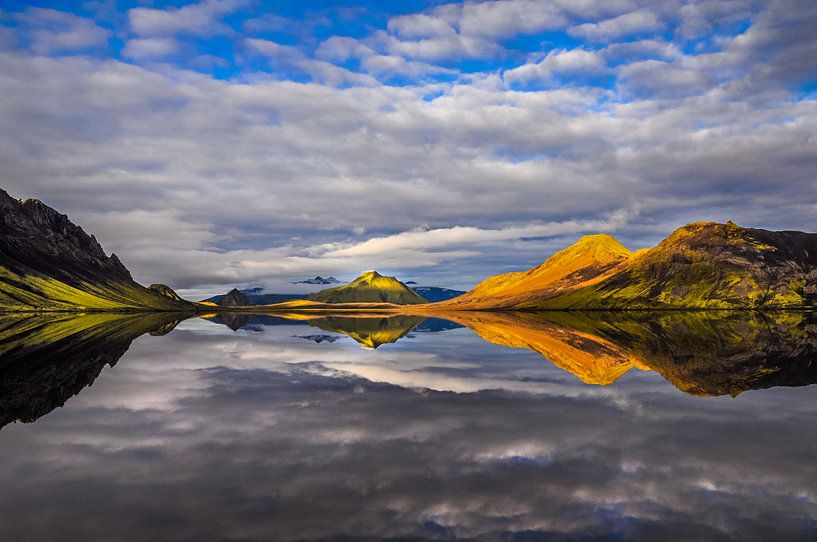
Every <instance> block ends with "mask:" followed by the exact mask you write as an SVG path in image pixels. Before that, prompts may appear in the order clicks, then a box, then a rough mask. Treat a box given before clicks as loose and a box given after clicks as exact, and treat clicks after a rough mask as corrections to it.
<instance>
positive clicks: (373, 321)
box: [308, 316, 425, 348]
mask: <svg viewBox="0 0 817 542" xmlns="http://www.w3.org/2000/svg"><path fill="white" fill-rule="evenodd" d="M423 320H425V318H423V317H422V316H392V317H375V318H368V317H366V318H355V317H345V316H327V317H323V318H314V319H311V320H308V323H309V325H311V326H315V327H317V328H320V329H322V330H324V331H334V332H336V333H343V334H344V335H348V336H349V337H351V338H353V339H354V340H355V341H357V342H358V343H360V344H361V345H363V346H365V347H367V348H377V347H378V346H380V345H382V344H387V343H393V342H396V341H397V340H399V339H400V338H402V337H403V336H405V335H406V334H407V333H408V332H410V331H411V330H412V329H414V328H415V327H417V325H418V324H420V323H421V322H422V321H423Z"/></svg>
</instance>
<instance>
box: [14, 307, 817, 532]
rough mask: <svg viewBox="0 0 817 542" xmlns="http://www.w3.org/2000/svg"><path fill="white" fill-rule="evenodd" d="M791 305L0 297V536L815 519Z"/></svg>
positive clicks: (720, 527)
mask: <svg viewBox="0 0 817 542" xmlns="http://www.w3.org/2000/svg"><path fill="white" fill-rule="evenodd" d="M814 382H817V317H815V315H813V314H809V313H773V314H759V313H731V312H719V313H696V312H686V313H684V312H679V313H675V312H656V313H589V314H582V313H542V314H533V313H517V314H512V313H462V314H449V315H438V316H437V317H433V318H425V317H424V316H389V315H348V314H347V315H334V316H321V317H317V316H304V315H283V316H265V315H250V314H222V315H221V316H218V315H209V316H207V317H189V315H173V314H149V315H110V314H108V315H106V314H88V315H82V316H69V315H62V316H50V317H49V316H45V315H28V316H25V315H4V316H0V425H2V429H0V457H2V461H1V462H0V484H2V488H3V491H1V492H0V539H2V540H134V541H135V540H138V541H147V540H174V541H175V540H178V541H188V540H190V541H194V540H195V541H200V540H225V541H254V540H259V541H260V540H274V541H278V540H309V541H317V540H320V541H328V540H345V541H357V540H361V541H373V540H404V541H413V540H477V541H494V540H498V541H520V542H521V541H538V540H548V541H550V540H594V541H597V540H645V541H672V540H742V541H754V540H786V541H796V540H815V539H817V469H816V468H815V467H814V465H815V462H816V461H817V387H816V386H813V385H811V384H812V383H814Z"/></svg>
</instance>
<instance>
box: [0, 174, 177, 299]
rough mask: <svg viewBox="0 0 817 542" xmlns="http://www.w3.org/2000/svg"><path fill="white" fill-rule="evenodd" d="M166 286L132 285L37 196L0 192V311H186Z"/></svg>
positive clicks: (87, 238)
mask: <svg viewBox="0 0 817 542" xmlns="http://www.w3.org/2000/svg"><path fill="white" fill-rule="evenodd" d="M192 307H193V305H192V304H191V303H188V302H186V301H184V300H182V299H181V298H180V297H179V296H178V295H177V294H176V293H175V292H173V291H172V290H171V289H170V288H168V287H166V286H162V285H155V286H154V288H152V289H151V288H145V287H144V286H141V285H140V284H137V283H136V282H135V281H134V280H133V278H132V277H131V275H130V273H129V272H128V270H127V269H126V268H125V266H124V265H122V262H120V261H119V258H117V257H116V255H114V254H112V255H111V256H107V255H106V254H105V251H104V250H103V249H102V247H101V246H100V245H99V243H98V242H97V240H96V238H94V237H93V236H92V235H88V234H87V233H85V232H84V231H83V230H82V228H80V227H79V226H77V225H75V224H73V223H72V222H71V221H70V220H69V219H68V217H67V216H65V215H63V214H60V213H58V212H57V211H55V210H54V209H52V208H51V207H48V206H47V205H45V204H43V203H42V202H41V201H39V200H33V199H29V200H16V199H14V198H12V197H10V196H9V195H8V194H7V193H6V192H5V191H3V190H0V311H86V310H109V311H133V310H189V309H191V308H192Z"/></svg>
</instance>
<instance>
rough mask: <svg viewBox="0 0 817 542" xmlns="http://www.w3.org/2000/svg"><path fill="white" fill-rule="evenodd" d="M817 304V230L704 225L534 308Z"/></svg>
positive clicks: (686, 230) (683, 230)
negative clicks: (809, 231) (774, 230)
mask: <svg viewBox="0 0 817 542" xmlns="http://www.w3.org/2000/svg"><path fill="white" fill-rule="evenodd" d="M815 306H817V234H809V233H802V232H788V231H783V232H772V231H766V230H760V229H751V228H741V227H740V226H737V225H735V224H733V223H732V222H729V223H727V224H718V223H714V222H700V223H694V224H689V225H687V226H684V227H683V228H680V229H678V230H676V231H675V232H674V233H673V234H672V235H670V236H669V237H668V238H667V239H665V240H664V241H662V242H661V243H660V244H659V245H658V246H656V247H655V248H652V249H648V250H642V251H639V252H636V253H634V254H633V256H632V257H631V258H630V260H629V261H628V262H627V263H626V265H624V266H623V267H622V269H621V270H620V271H618V272H617V273H616V274H614V275H613V276H611V277H608V278H606V279H605V280H603V281H601V282H599V283H598V284H594V285H591V286H587V287H583V288H579V289H577V290H575V291H572V292H569V293H567V294H565V295H561V296H557V297H554V298H551V299H547V300H541V301H539V302H535V303H531V304H529V305H528V306H526V307H524V308H526V309H549V310H553V309H559V310H564V309H576V310H583V309H667V308H683V309H795V308H811V307H815Z"/></svg>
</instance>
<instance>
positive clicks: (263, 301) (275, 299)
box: [201, 288, 308, 305]
mask: <svg viewBox="0 0 817 542" xmlns="http://www.w3.org/2000/svg"><path fill="white" fill-rule="evenodd" d="M239 291H240V292H241V293H242V294H244V295H246V296H247V299H249V300H250V303H252V304H253V305H272V304H273V303H283V302H284V301H292V300H293V299H306V298H307V295H308V294H264V293H261V291H263V288H250V289H247V290H239ZM226 295H227V294H221V295H215V296H213V297H209V298H207V299H203V300H202V301H201V303H207V302H210V303H216V304H221V300H222V299H224V297H225V296H226Z"/></svg>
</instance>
